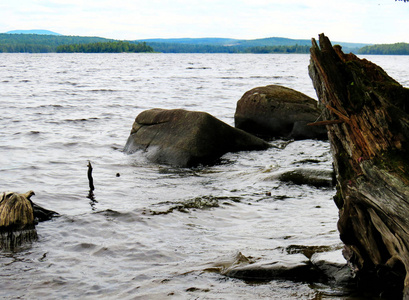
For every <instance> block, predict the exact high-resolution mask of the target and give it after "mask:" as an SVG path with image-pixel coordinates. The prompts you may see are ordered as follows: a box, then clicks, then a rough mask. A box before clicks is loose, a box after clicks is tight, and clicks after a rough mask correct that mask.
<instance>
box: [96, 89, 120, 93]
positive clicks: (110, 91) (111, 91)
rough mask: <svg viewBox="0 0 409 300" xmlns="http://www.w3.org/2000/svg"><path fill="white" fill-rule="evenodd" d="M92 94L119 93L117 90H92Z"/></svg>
mask: <svg viewBox="0 0 409 300" xmlns="http://www.w3.org/2000/svg"><path fill="white" fill-rule="evenodd" d="M90 92H93V93H98V92H102V93H114V92H117V90H111V89H94V90H90Z"/></svg>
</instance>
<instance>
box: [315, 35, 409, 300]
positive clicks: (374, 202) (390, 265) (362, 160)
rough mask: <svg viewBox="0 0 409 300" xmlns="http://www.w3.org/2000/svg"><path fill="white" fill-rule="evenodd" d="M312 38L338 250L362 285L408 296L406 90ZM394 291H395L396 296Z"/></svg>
mask: <svg viewBox="0 0 409 300" xmlns="http://www.w3.org/2000/svg"><path fill="white" fill-rule="evenodd" d="M319 44H320V46H318V44H317V42H316V41H315V40H314V39H313V40H312V48H311V60H310V66H309V72H310V77H311V78H312V81H313V84H314V87H315V89H316V91H317V95H318V98H319V101H320V102H321V104H322V105H323V106H324V107H325V109H324V110H323V115H324V118H325V120H324V121H323V122H321V123H318V124H317V125H325V126H326V127H327V129H328V136H329V140H330V142H331V151H332V155H333V159H334V167H335V172H336V182H337V190H338V192H337V195H336V196H335V202H336V204H337V206H338V208H339V213H340V218H339V221H338V229H339V232H340V237H341V239H342V241H343V242H344V243H345V250H344V255H345V257H346V258H347V260H348V261H349V262H350V264H351V265H352V266H353V268H354V270H355V272H356V276H357V277H358V278H359V282H360V283H361V284H362V285H365V284H366V285H367V286H368V287H370V289H371V290H372V291H377V292H378V293H392V294H394V293H397V294H400V295H401V296H402V294H401V291H402V290H403V291H404V292H403V296H404V298H407V299H408V298H409V153H408V149H409V148H408V146H409V145H408V139H409V89H406V88H404V87H402V86H401V85H400V84H399V83H398V82H396V81H395V80H394V79H392V78H391V77H390V76H388V74H387V73H386V72H385V71H384V70H383V69H382V68H380V67H379V66H377V65H375V64H373V63H371V62H369V61H367V60H365V59H359V58H358V57H356V56H355V55H353V54H344V53H343V52H342V50H341V48H340V47H339V46H334V47H332V45H331V43H330V41H329V39H328V38H327V37H326V36H324V35H323V34H321V35H320V36H319ZM395 297H396V295H395Z"/></svg>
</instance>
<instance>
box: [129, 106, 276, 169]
mask: <svg viewBox="0 0 409 300" xmlns="http://www.w3.org/2000/svg"><path fill="white" fill-rule="evenodd" d="M268 147H269V144H268V143H267V142H265V141H264V140H262V139H260V138H257V137H255V136H253V135H251V134H249V133H247V132H244V131H242V130H239V129H236V128H234V127H231V126H230V125H228V124H226V123H224V122H222V121H220V120H218V119H216V118H215V117H213V116H211V115H210V114H208V113H205V112H197V111H187V110H182V109H171V110H166V109H158V108H156V109H151V110H147V111H144V112H142V113H140V114H139V115H138V116H137V117H136V119H135V122H134V124H133V126H132V130H131V134H130V136H129V138H128V141H127V143H126V145H125V148H124V151H125V152H127V153H133V152H135V151H137V150H143V151H146V152H147V154H148V158H149V159H150V160H152V161H154V162H158V163H165V164H170V165H175V166H181V167H190V166H196V165H199V164H210V163H213V162H214V161H216V160H217V159H219V158H220V157H221V156H222V155H223V154H225V153H227V152H236V151H244V150H264V149H267V148H268Z"/></svg>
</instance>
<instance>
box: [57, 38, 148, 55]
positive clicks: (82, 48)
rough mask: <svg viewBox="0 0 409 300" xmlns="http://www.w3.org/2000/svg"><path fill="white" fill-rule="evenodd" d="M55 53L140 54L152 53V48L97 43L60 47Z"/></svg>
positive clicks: (139, 45) (129, 44)
mask: <svg viewBox="0 0 409 300" xmlns="http://www.w3.org/2000/svg"><path fill="white" fill-rule="evenodd" d="M56 52H57V53H123V52H128V53H140V52H154V50H153V48H152V47H150V46H148V45H146V43H145V42H143V43H138V44H134V43H129V42H123V41H117V42H102V43H101V42H98V43H88V44H71V45H60V46H58V47H57V48H56Z"/></svg>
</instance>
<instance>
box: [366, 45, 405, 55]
mask: <svg viewBox="0 0 409 300" xmlns="http://www.w3.org/2000/svg"><path fill="white" fill-rule="evenodd" d="M358 53H359V54H379V55H385V54H386V55H409V44H407V43H395V44H379V45H372V46H365V47H363V48H361V49H359V52H358Z"/></svg>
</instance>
